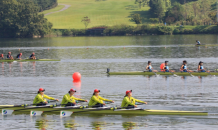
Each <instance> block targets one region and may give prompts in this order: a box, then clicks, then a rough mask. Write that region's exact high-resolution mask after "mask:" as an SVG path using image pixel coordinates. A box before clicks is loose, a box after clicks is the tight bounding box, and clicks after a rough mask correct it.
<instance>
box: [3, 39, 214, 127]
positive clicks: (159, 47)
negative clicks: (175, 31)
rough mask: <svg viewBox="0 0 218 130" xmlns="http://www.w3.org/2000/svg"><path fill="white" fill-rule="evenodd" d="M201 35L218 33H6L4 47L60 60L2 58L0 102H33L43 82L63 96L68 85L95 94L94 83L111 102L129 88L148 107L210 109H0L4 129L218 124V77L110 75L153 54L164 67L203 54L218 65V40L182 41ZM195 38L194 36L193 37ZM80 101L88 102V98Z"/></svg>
mask: <svg viewBox="0 0 218 130" xmlns="http://www.w3.org/2000/svg"><path fill="white" fill-rule="evenodd" d="M196 39H198V40H200V41H201V42H202V43H205V44H217V43H218V42H217V36H216V35H176V36H132V37H59V38H42V39H0V46H1V48H0V52H1V53H4V54H7V52H8V51H11V52H12V54H13V56H15V54H18V53H19V52H22V53H23V58H26V57H29V55H30V54H31V53H32V52H35V53H36V56H37V57H38V58H48V59H61V61H54V62H9V63H4V62H3V63H1V70H0V84H1V85H0V89H1V91H0V98H1V102H0V104H30V103H32V100H33V99H34V97H35V96H36V94H37V90H38V88H40V87H43V88H45V89H46V92H45V93H46V94H47V95H49V96H52V97H55V98H58V99H62V97H63V95H64V94H66V93H67V92H68V91H69V89H70V88H75V89H76V90H77V92H76V94H75V97H78V98H83V99H90V97H91V96H92V93H93V90H94V89H100V90H101V93H100V94H101V96H103V97H105V98H108V99H111V100H114V101H115V103H114V104H110V106H120V104H121V102H122V99H123V96H124V95H125V91H126V90H133V97H135V98H137V99H139V100H143V101H147V102H148V105H141V106H140V107H141V108H146V109H167V110H168V109H169V110H191V111H207V112H210V113H215V114H213V115H209V116H203V117H196V116H158V115H157V116H149V115H148V116H128V115H127V116H125V115H124V116H121V115H82V114H81V115H80V114H77V115H73V116H71V117H69V118H60V117H59V116H58V115H44V116H42V117H41V116H40V117H36V118H31V117H30V116H29V113H28V114H19V115H12V116H7V117H2V116H0V124H2V125H1V126H2V127H1V128H3V129H6V128H7V129H73V130H74V129H82V130H83V129H145V128H148V129H160V128H167V129H212V128H214V125H217V119H218V117H217V114H216V113H218V109H217V107H218V100H217V99H218V96H217V95H218V88H217V76H215V77H213V76H207V77H201V76H194V77H191V76H177V77H175V76H156V75H154V76H142V75H139V76H138V75H114V76H107V75H106V68H110V69H111V71H143V70H145V67H146V65H147V61H148V60H150V61H152V66H153V68H154V69H157V70H158V69H159V66H160V64H161V63H163V62H164V61H165V60H168V61H170V62H169V65H170V68H172V69H179V68H180V66H181V64H182V61H183V60H187V61H188V68H189V69H191V70H196V69H197V65H198V62H199V61H204V66H205V67H206V68H209V69H210V70H214V69H217V62H218V60H217V56H218V46H214V47H207V48H205V47H194V46H178V44H193V41H196ZM194 43H195V42H194ZM74 72H80V73H81V75H82V79H81V82H73V80H72V74H73V73H74ZM82 105H87V104H86V103H83V104H82Z"/></svg>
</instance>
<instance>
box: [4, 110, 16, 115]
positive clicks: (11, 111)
mask: <svg viewBox="0 0 218 130" xmlns="http://www.w3.org/2000/svg"><path fill="white" fill-rule="evenodd" d="M13 112H14V110H7V109H2V115H12V113H13Z"/></svg>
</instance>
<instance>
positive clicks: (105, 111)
mask: <svg viewBox="0 0 218 130" xmlns="http://www.w3.org/2000/svg"><path fill="white" fill-rule="evenodd" d="M13 106H14V105H0V109H1V110H2V108H5V107H7V110H14V112H15V113H17V114H18V112H19V113H27V112H30V111H44V113H54V114H59V113H60V111H71V112H81V111H82V113H83V114H114V115H123V114H124V115H125V114H128V115H130V114H131V115H194V116H207V115H208V112H199V111H178V110H150V109H141V108H133V109H116V107H103V108H84V106H72V107H71V106H70V107H53V105H51V106H49V105H48V106H29V107H13ZM19 109H20V110H19Z"/></svg>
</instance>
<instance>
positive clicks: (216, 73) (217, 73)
mask: <svg viewBox="0 0 218 130" xmlns="http://www.w3.org/2000/svg"><path fill="white" fill-rule="evenodd" d="M108 74H109V75H155V73H154V72H147V71H146V72H143V71H130V72H108ZM156 74H158V75H173V74H176V75H178V76H190V75H191V74H192V75H194V76H208V75H218V72H210V73H207V72H191V73H188V72H174V73H171V72H156Z"/></svg>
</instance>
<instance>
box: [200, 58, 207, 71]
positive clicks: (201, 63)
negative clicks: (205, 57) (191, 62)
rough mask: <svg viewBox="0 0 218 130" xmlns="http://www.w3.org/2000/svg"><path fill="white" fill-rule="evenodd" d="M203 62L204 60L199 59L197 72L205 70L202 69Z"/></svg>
mask: <svg viewBox="0 0 218 130" xmlns="http://www.w3.org/2000/svg"><path fill="white" fill-rule="evenodd" d="M203 63H204V62H202V61H200V62H199V64H198V71H199V72H206V70H205V69H204V66H203Z"/></svg>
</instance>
